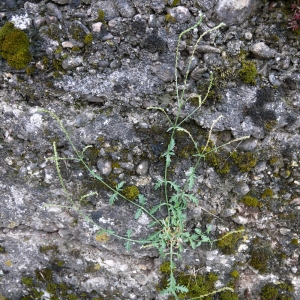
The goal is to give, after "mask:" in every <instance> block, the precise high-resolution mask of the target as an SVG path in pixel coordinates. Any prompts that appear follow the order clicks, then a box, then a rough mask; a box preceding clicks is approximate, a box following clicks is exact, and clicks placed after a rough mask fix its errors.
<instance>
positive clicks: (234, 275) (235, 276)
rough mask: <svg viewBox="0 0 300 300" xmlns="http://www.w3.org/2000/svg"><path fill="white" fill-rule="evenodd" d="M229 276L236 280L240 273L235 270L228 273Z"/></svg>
mask: <svg viewBox="0 0 300 300" xmlns="http://www.w3.org/2000/svg"><path fill="white" fill-rule="evenodd" d="M230 276H231V277H233V278H234V279H238V278H239V277H240V273H239V272H238V271H237V270H233V271H232V272H231V273H230Z"/></svg>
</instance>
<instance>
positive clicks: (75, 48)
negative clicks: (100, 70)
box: [72, 46, 80, 52]
mask: <svg viewBox="0 0 300 300" xmlns="http://www.w3.org/2000/svg"><path fill="white" fill-rule="evenodd" d="M72 51H73V52H78V51H80V47H78V46H74V47H72Z"/></svg>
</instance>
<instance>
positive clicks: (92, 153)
mask: <svg viewBox="0 0 300 300" xmlns="http://www.w3.org/2000/svg"><path fill="white" fill-rule="evenodd" d="M99 152H100V150H99V149H98V148H97V147H94V146H93V147H89V148H87V149H86V151H85V152H84V154H85V157H86V158H88V160H89V162H90V164H92V165H93V164H96V163H97V159H98V154H99Z"/></svg>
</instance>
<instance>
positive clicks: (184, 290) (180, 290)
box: [175, 285, 189, 293]
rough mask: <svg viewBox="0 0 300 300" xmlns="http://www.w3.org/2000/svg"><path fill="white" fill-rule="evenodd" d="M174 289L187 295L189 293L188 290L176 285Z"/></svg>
mask: <svg viewBox="0 0 300 300" xmlns="http://www.w3.org/2000/svg"><path fill="white" fill-rule="evenodd" d="M175 289H176V291H178V292H181V293H187V292H188V291H189V289H188V288H187V287H186V286H184V285H176V287H175Z"/></svg>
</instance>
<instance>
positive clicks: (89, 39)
mask: <svg viewBox="0 0 300 300" xmlns="http://www.w3.org/2000/svg"><path fill="white" fill-rule="evenodd" d="M83 41H84V43H85V44H86V45H87V46H90V45H92V42H93V34H92V33H88V34H87V35H86V36H85V37H84V40H83Z"/></svg>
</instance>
